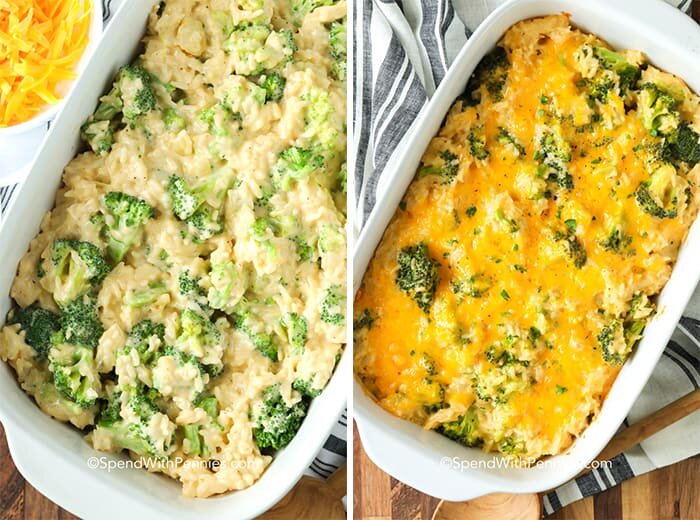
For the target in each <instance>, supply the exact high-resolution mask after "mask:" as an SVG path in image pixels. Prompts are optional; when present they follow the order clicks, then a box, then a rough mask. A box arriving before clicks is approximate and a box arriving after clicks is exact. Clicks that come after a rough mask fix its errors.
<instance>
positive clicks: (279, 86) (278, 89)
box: [259, 72, 287, 103]
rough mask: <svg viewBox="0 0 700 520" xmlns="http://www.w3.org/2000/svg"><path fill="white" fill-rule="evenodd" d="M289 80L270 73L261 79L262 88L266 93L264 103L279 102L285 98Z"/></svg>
mask: <svg viewBox="0 0 700 520" xmlns="http://www.w3.org/2000/svg"><path fill="white" fill-rule="evenodd" d="M286 83H287V80H286V79H284V76H282V75H281V74H277V73H276V72H268V73H266V74H264V75H263V76H262V77H261V81H260V84H259V85H260V87H261V88H262V89H263V90H264V91H265V100H264V103H269V102H271V101H272V102H277V101H280V100H281V99H282V98H283V97H284V87H285V85H286Z"/></svg>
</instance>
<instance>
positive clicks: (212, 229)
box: [185, 205, 224, 243]
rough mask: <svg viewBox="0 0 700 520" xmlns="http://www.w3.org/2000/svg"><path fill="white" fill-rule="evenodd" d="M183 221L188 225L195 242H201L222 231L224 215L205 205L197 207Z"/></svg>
mask: <svg viewBox="0 0 700 520" xmlns="http://www.w3.org/2000/svg"><path fill="white" fill-rule="evenodd" d="M185 222H186V223H187V224H189V226H190V231H191V232H192V240H193V241H194V242H195V243H202V242H204V241H206V240H209V239H210V238H211V237H214V236H216V235H220V234H221V233H223V232H224V215H223V214H222V213H221V212H220V211H219V210H218V209H214V208H211V207H209V206H206V205H205V206H201V207H200V208H199V209H197V211H195V212H194V213H193V214H192V216H190V217H188V218H187V220H185Z"/></svg>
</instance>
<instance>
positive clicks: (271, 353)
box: [233, 305, 279, 361]
mask: <svg viewBox="0 0 700 520" xmlns="http://www.w3.org/2000/svg"><path fill="white" fill-rule="evenodd" d="M233 326H234V327H235V328H236V329H238V330H240V331H241V332H242V333H243V334H245V335H246V336H248V339H250V342H251V343H252V344H253V346H254V347H255V348H256V350H257V351H258V352H260V354H262V355H263V356H265V357H266V358H268V359H269V360H270V361H277V360H278V359H279V348H278V346H277V343H275V341H274V339H273V338H272V336H270V335H269V334H266V333H265V332H262V331H259V330H257V329H258V327H256V323H255V319H254V317H253V314H252V312H251V311H250V309H247V308H245V306H244V305H241V306H239V309H238V310H237V311H236V312H235V313H234V314H233Z"/></svg>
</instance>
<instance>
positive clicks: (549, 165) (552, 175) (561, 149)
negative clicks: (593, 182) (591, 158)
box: [534, 131, 574, 190]
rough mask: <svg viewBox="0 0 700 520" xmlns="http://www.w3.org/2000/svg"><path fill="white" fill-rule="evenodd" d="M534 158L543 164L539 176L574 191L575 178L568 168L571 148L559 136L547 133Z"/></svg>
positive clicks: (543, 135)
mask: <svg viewBox="0 0 700 520" xmlns="http://www.w3.org/2000/svg"><path fill="white" fill-rule="evenodd" d="M534 158H535V160H537V161H540V162H541V163H542V164H541V167H540V168H539V170H538V175H541V176H544V177H545V179H546V180H547V182H550V183H553V184H554V185H555V186H557V187H559V188H564V189H566V190H571V189H573V187H574V178H573V176H572V175H571V173H569V171H568V169H567V167H566V163H568V162H569V161H570V160H571V147H570V146H569V143H567V142H566V141H565V140H564V139H563V138H562V137H561V136H560V135H559V134H557V133H554V132H550V131H545V132H544V133H543V134H542V136H541V138H540V142H539V149H538V150H536V151H535V154H534Z"/></svg>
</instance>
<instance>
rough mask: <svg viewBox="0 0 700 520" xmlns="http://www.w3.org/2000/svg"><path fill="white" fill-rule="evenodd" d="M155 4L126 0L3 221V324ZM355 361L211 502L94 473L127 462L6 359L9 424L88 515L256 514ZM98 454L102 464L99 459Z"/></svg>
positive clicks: (11, 433)
mask: <svg viewBox="0 0 700 520" xmlns="http://www.w3.org/2000/svg"><path fill="white" fill-rule="evenodd" d="M153 4H154V1H153V0H151V1H145V0H125V1H124V3H123V4H122V6H121V8H120V9H119V10H118V11H117V12H116V14H115V15H114V18H113V19H112V21H111V22H110V24H109V26H108V27H107V29H106V31H105V33H104V36H103V38H102V41H100V43H99V44H98V45H97V48H96V49H95V51H94V54H93V56H92V58H91V59H90V60H89V63H88V64H87V66H86V67H85V70H84V72H83V74H82V75H81V77H80V78H79V79H78V80H77V81H76V83H75V85H74V86H73V90H72V92H71V93H70V95H69V96H68V97H67V98H66V100H65V105H64V109H63V110H62V111H61V113H60V114H59V115H58V117H57V118H56V121H55V122H54V124H53V125H52V126H51V130H49V133H48V135H47V136H46V138H45V139H44V142H43V144H42V146H41V149H40V150H39V154H38V156H37V158H36V160H35V161H34V164H33V166H32V167H31V170H30V172H29V174H28V176H27V179H26V181H25V182H24V183H23V184H22V186H21V187H20V188H19V190H18V193H17V194H16V196H15V198H14V200H13V202H11V203H10V207H9V210H8V214H7V217H6V219H5V220H4V222H2V223H0V251H2V261H1V262H0V324H2V322H3V321H4V317H5V315H6V314H7V312H8V310H9V309H10V304H11V301H10V297H9V296H8V295H9V293H10V286H11V284H12V280H13V279H14V276H15V273H16V269H17V264H18V263H19V260H20V258H21V257H22V255H24V253H25V251H26V250H27V246H28V244H29V242H30V241H31V239H32V238H33V237H34V236H35V235H36V234H37V232H38V231H39V224H40V223H41V219H42V218H43V216H44V214H45V213H46V211H48V210H49V209H51V208H52V207H53V204H54V198H55V192H56V189H57V188H58V186H59V184H60V182H61V172H62V170H63V168H64V167H65V165H66V164H67V163H68V162H69V161H70V160H71V159H72V158H73V157H74V156H75V153H76V151H77V150H78V147H79V144H80V138H79V132H80V126H81V125H82V123H83V122H84V121H85V119H87V117H88V116H89V115H90V114H91V113H92V112H93V110H94V108H95V106H96V105H97V101H98V98H99V97H100V96H101V95H102V93H103V92H104V91H105V90H106V88H107V87H108V86H109V85H110V84H111V82H112V79H113V77H114V74H115V73H116V72H117V70H118V69H119V67H120V66H122V65H124V64H126V63H128V62H129V61H131V59H132V58H133V57H134V55H135V52H136V50H137V48H138V46H139V41H140V39H141V37H142V35H143V33H144V30H145V27H146V20H147V17H148V14H149V12H150V10H151V6H152V5H153ZM350 359H351V356H350V355H349V353H346V354H344V355H343V357H342V359H341V361H340V364H339V365H338V368H337V369H336V372H335V374H334V375H333V377H332V378H331V380H330V382H329V384H328V386H327V387H326V389H325V390H324V391H323V393H322V394H321V395H320V396H319V397H317V398H316V399H314V401H313V403H312V404H311V407H310V408H309V413H308V415H307V417H306V420H305V421H304V423H303V424H302V426H301V429H300V430H299V432H298V433H297V435H296V437H294V439H293V440H292V442H291V443H290V444H289V446H287V447H286V448H285V449H284V450H281V451H280V452H279V453H278V454H277V455H276V456H275V460H274V461H273V462H272V464H271V465H270V466H269V468H268V469H267V470H266V471H265V473H264V474H263V476H262V478H261V479H260V480H258V482H256V483H255V484H254V485H253V486H251V487H249V488H248V489H245V490H242V491H236V492H232V493H229V494H226V495H222V496H218V497H213V498H208V499H186V498H184V497H182V495H181V492H180V487H181V486H180V484H179V483H178V482H176V481H174V480H171V479H169V478H167V477H164V476H161V475H155V474H151V473H147V472H146V471H144V470H143V469H136V468H132V469H119V470H112V471H108V470H107V469H105V468H103V467H99V468H97V469H91V468H90V467H89V466H88V465H89V464H91V463H92V464H95V460H97V463H98V464H101V462H100V461H105V462H107V461H112V462H114V463H116V461H119V460H125V459H126V457H124V456H118V455H113V454H109V453H103V452H99V451H95V450H93V449H92V448H91V447H90V446H89V445H88V444H87V443H86V442H85V440H84V439H83V435H82V434H81V433H80V432H78V431H77V430H76V429H74V428H71V427H69V426H67V425H65V424H62V423H60V422H58V421H55V420H53V419H51V418H50V417H49V416H47V415H45V414H44V413H43V412H41V410H39V408H38V407H37V406H36V405H35V404H34V401H33V400H32V399H31V398H30V397H29V396H28V395H27V394H25V393H24V392H23V391H22V390H21V388H20V387H19V385H18V384H17V381H16V379H15V376H14V373H13V371H12V369H11V368H10V367H9V366H7V365H6V364H5V363H0V395H1V396H2V399H0V421H1V422H2V424H3V426H4V427H5V432H6V434H7V439H8V444H9V448H10V453H11V455H12V458H13V460H14V462H15V464H16V465H17V468H18V469H19V471H20V473H21V474H22V475H23V476H24V478H25V479H27V481H29V483H30V484H31V485H32V486H34V487H35V488H37V489H38V490H39V492H40V493H42V494H44V495H46V496H47V497H48V498H49V499H51V500H52V501H54V502H56V503H57V504H58V505H59V506H61V507H63V508H65V509H67V510H68V511H70V512H71V513H73V514H75V515H77V516H79V517H81V518H84V519H88V520H89V519H100V520H111V519H114V520H121V519H123V518H148V519H149V520H156V519H164V520H165V519H168V520H172V519H192V520H195V519H196V520H200V519H202V518H207V519H209V520H216V519H227V520H231V519H234V518H252V517H255V516H257V515H259V514H261V513H262V512H263V511H265V510H267V509H269V508H270V507H272V506H273V505H274V504H275V503H276V502H278V501H279V500H280V499H281V498H282V497H283V496H284V495H285V494H286V493H287V492H288V491H289V490H290V489H291V488H292V486H294V484H295V483H296V482H297V480H298V479H299V478H300V477H301V475H302V473H303V472H304V470H305V469H306V468H307V467H308V465H309V464H310V463H311V461H312V460H313V458H314V456H315V455H316V453H317V452H318V451H319V449H320V448H321V447H322V446H323V443H324V442H325V440H326V438H327V437H328V435H329V433H330V431H331V429H332V428H333V426H334V425H335V423H336V421H337V419H338V417H339V416H340V414H341V412H342V411H343V408H344V406H345V399H346V392H347V389H348V388H349V387H350V381H351V379H350V371H351V360H350ZM94 457H97V458H98V459H94Z"/></svg>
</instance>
